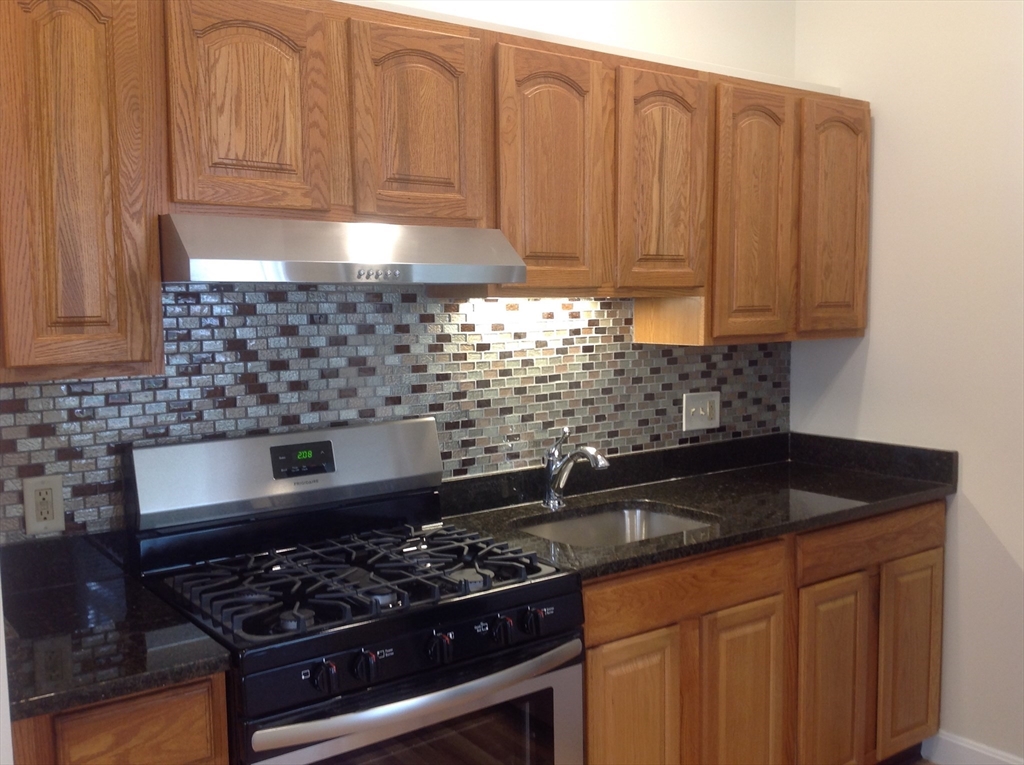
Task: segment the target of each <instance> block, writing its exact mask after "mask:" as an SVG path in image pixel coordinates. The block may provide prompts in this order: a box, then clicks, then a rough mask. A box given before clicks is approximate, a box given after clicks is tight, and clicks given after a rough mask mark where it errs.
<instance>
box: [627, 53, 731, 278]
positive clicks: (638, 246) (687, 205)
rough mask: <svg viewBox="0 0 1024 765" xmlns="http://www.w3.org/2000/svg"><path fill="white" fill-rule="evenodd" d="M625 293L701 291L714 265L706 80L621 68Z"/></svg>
mask: <svg viewBox="0 0 1024 765" xmlns="http://www.w3.org/2000/svg"><path fill="white" fill-rule="evenodd" d="M617 82H618V85H617V87H618V92H617V98H618V123H617V130H618V141H619V151H618V234H619V236H618V238H619V242H618V259H617V260H618V276H617V279H616V284H617V285H618V286H620V287H697V286H702V285H703V284H704V282H705V277H706V270H707V259H708V221H709V220H710V214H711V211H710V209H709V200H710V190H711V188H710V185H709V184H708V139H709V136H708V120H709V116H710V115H709V104H708V83H707V76H706V75H703V76H702V75H699V74H698V73H697V72H694V73H693V76H685V75H675V74H663V73H661V72H650V71H646V70H643V69H635V68H632V67H626V66H622V67H619V69H618V77H617Z"/></svg>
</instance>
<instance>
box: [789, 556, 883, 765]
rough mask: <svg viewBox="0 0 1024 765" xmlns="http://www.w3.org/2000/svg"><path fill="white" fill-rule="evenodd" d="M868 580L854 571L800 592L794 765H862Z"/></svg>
mask: <svg viewBox="0 0 1024 765" xmlns="http://www.w3.org/2000/svg"><path fill="white" fill-rule="evenodd" d="M870 607H871V597H870V580H869V576H868V574H867V572H865V571H859V572H857V573H854V574H850V575H848V576H844V577H840V578H838V579H830V580H828V581H825V582H820V583H818V584H815V585H810V586H808V587H804V588H802V589H801V590H800V628H799V634H800V637H799V646H800V648H799V651H800V658H799V683H798V691H797V705H798V710H799V712H798V719H797V726H798V727H797V762H798V763H801V764H805V765H827V764H829V763H835V764H836V765H839V764H840V763H842V764H847V763H848V764H850V765H854V764H856V763H863V762H864V754H865V743H866V722H867V714H866V713H867V685H868V675H869V673H870V669H871V667H870V665H869V664H868V658H869V652H868V646H869V642H868V641H869V609H870Z"/></svg>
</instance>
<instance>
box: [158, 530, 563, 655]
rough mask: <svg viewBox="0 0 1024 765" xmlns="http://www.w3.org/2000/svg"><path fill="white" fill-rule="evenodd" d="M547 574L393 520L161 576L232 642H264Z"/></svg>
mask: <svg viewBox="0 0 1024 765" xmlns="http://www.w3.org/2000/svg"><path fill="white" fill-rule="evenodd" d="M554 573H556V569H555V568H554V567H552V566H551V565H549V564H547V563H545V562H542V561H540V560H538V558H537V556H536V554H534V553H526V552H523V551H522V550H520V549H518V548H512V547H510V546H509V545H508V544H506V543H501V542H495V541H494V540H493V539H491V538H489V537H485V536H482V535H480V534H478V533H475V532H470V531H465V530H463V529H459V528H455V527H452V526H438V527H434V528H426V529H415V528H413V527H411V526H402V527H399V528H394V529H390V530H386V531H367V532H362V533H358V534H352V535H348V536H343V537H338V538H334V539H326V540H321V541H317V542H312V543H309V544H302V545H295V546H292V547H288V548H285V549H278V550H269V551H266V552H262V553H258V554H252V555H237V556H234V557H229V558H225V559H220V560H215V561H210V562H206V563H200V564H196V565H192V566H188V567H186V568H185V569H180V570H177V571H175V572H170V573H166V572H165V575H164V576H162V578H161V580H160V581H161V583H162V585H163V586H164V587H166V588H167V589H168V590H170V591H171V593H173V595H172V597H173V598H174V599H175V600H176V601H177V602H178V603H179V604H181V605H183V606H185V607H186V608H187V609H188V610H189V611H191V612H192V613H193V614H195V615H197V616H198V617H199V618H200V620H201V621H202V622H203V624H205V625H206V626H207V628H208V629H212V630H213V631H215V632H216V633H217V634H219V636H221V637H222V639H224V640H226V641H227V642H229V643H230V644H232V645H234V646H238V645H269V644H273V643H278V642H286V641H289V640H293V639H295V638H299V637H302V636H305V635H309V634H313V633H317V632H321V631H324V630H330V629H332V628H335V627H339V626H344V625H351V624H355V623H358V622H364V621H370V620H379V619H382V618H388V617H389V616H391V615H397V614H399V613H402V612H405V611H407V610H408V609H414V608H418V607H427V606H436V605H438V604H440V603H442V602H443V601H446V600H451V599H455V598H459V597H462V596H465V595H470V594H472V593H477V592H489V591H493V590H498V589H502V588H509V587H511V586H514V585H516V584H522V583H525V582H528V581H530V580H536V579H540V578H544V577H546V576H548V575H550V574H554Z"/></svg>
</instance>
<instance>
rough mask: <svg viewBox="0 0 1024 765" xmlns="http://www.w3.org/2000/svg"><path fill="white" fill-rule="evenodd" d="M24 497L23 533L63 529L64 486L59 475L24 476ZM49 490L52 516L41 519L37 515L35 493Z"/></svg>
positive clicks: (39, 532)
mask: <svg viewBox="0 0 1024 765" xmlns="http://www.w3.org/2000/svg"><path fill="white" fill-rule="evenodd" d="M21 484H22V491H23V493H24V497H25V503H24V504H25V533H26V534H45V533H47V532H52V531H64V487H63V481H62V480H61V476H59V475H44V476H39V477H38V478H26V479H24V480H23V481H22V482H21ZM46 489H49V490H50V496H51V501H52V503H53V513H52V517H50V518H48V519H46V520H43V519H42V518H40V516H39V506H38V504H37V502H36V495H37V493H38V492H39V491H42V490H46Z"/></svg>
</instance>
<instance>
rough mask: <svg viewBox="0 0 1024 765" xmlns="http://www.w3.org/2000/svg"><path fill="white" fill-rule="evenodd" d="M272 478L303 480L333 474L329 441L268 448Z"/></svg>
mask: <svg viewBox="0 0 1024 765" xmlns="http://www.w3.org/2000/svg"><path fill="white" fill-rule="evenodd" d="M270 463H271V466H272V467H273V469H274V478H304V477H306V476H310V475H315V474H317V473H333V472H334V450H333V449H332V448H331V442H330V441H315V442H312V443H305V444H291V445H290V446H272V447H270Z"/></svg>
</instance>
